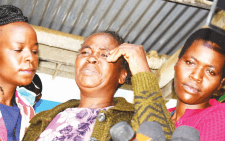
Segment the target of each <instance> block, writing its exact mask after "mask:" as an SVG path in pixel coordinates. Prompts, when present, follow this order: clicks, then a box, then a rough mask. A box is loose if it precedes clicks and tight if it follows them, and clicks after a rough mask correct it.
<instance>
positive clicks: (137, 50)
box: [107, 43, 151, 75]
mask: <svg viewBox="0 0 225 141" xmlns="http://www.w3.org/2000/svg"><path fill="white" fill-rule="evenodd" d="M120 56H123V57H124V58H125V59H126V61H127V62H128V64H129V67H130V71H131V73H132V75H135V74H137V73H139V72H146V71H148V72H150V71H151V70H150V68H149V66H148V62H147V59H146V53H145V50H144V48H143V47H142V46H141V45H134V44H129V43H123V44H121V45H120V46H119V47H118V48H115V49H114V50H111V51H110V55H109V57H108V58H107V61H108V62H116V61H117V60H118V58H119V57H120Z"/></svg>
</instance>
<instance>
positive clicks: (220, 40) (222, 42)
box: [179, 28, 225, 78]
mask: <svg viewBox="0 0 225 141" xmlns="http://www.w3.org/2000/svg"><path fill="white" fill-rule="evenodd" d="M198 40H202V41H204V42H207V41H210V42H212V43H216V44H217V45H218V46H219V47H220V48H221V52H220V53H221V54H223V55H225V35H224V34H220V33H219V32H217V31H214V30H212V29H210V28H201V29H199V30H197V31H195V32H194V33H192V34H191V36H189V38H188V39H187V40H186V42H185V44H184V46H183V48H182V50H181V52H180V54H179V59H180V58H182V56H183V55H184V53H185V52H186V51H187V49H188V48H189V47H190V46H191V45H192V44H193V42H194V41H198ZM222 77H223V78H224V77H225V62H224V67H223V75H222Z"/></svg>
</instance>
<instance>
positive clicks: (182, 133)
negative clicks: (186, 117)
mask: <svg viewBox="0 0 225 141" xmlns="http://www.w3.org/2000/svg"><path fill="white" fill-rule="evenodd" d="M171 141H200V134H199V132H198V130H197V129H195V128H193V127H190V126H179V127H177V128H176V129H175V131H174V132H173V135H172V138H171Z"/></svg>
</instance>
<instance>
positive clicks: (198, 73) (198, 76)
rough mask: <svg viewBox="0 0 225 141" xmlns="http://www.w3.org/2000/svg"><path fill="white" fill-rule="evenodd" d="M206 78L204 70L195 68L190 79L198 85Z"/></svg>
mask: <svg viewBox="0 0 225 141" xmlns="http://www.w3.org/2000/svg"><path fill="white" fill-rule="evenodd" d="M203 76H204V70H203V69H201V68H194V69H193V71H192V73H191V74H190V76H189V77H190V78H191V79H193V80H194V81H197V82H198V83H201V82H202V80H203Z"/></svg>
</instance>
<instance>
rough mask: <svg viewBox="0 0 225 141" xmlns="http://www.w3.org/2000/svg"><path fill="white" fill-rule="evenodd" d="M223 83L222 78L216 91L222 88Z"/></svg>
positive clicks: (224, 80)
mask: <svg viewBox="0 0 225 141" xmlns="http://www.w3.org/2000/svg"><path fill="white" fill-rule="evenodd" d="M224 83H225V78H223V79H222V80H221V82H220V86H219V87H218V88H217V90H220V89H221V88H222V87H223V86H224Z"/></svg>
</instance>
